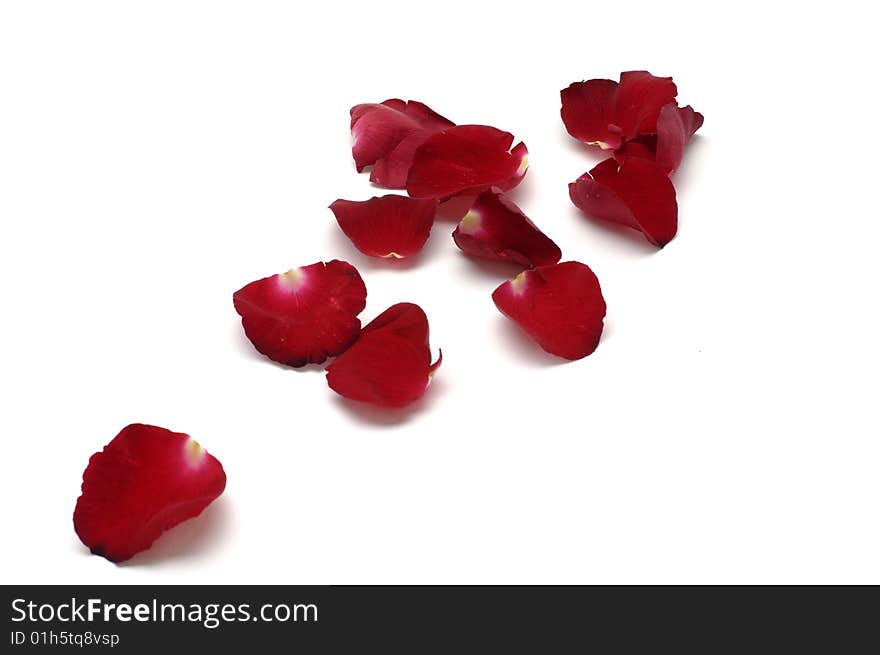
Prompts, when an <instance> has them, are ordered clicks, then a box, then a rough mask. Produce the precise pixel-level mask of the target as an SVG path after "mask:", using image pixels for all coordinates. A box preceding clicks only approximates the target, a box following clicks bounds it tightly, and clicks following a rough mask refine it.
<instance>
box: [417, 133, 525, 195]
mask: <svg viewBox="0 0 880 655" xmlns="http://www.w3.org/2000/svg"><path fill="white" fill-rule="evenodd" d="M512 145H513V135H512V134H510V133H508V132H502V131H501V130H499V129H496V128H494V127H489V126H487V125H458V126H456V127H450V128H448V129H445V130H443V131H442V132H437V133H436V134H434V135H432V136H430V137H429V138H428V139H427V140H426V141H425V142H424V143H422V144H421V145H420V146H419V147H418V148H417V149H416V152H415V156H414V157H413V162H412V167H411V168H410V169H409V176H408V178H407V181H406V191H407V193H409V195H411V196H413V197H414V198H439V199H441V200H444V199H446V198H451V197H452V196H456V195H459V194H462V193H480V192H482V191H485V190H486V189H489V188H491V187H493V186H497V187H499V188H500V189H501V190H502V191H509V190H510V189H512V188H513V187H515V186H516V185H517V184H519V183H520V182H521V181H522V178H523V177H524V176H525V174H526V171H527V170H528V168H529V151H528V149H527V148H526V146H525V144H524V143H518V144H517V145H516V146H515V147H513V148H511V146H512Z"/></svg>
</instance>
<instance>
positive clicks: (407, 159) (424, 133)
mask: <svg viewBox="0 0 880 655" xmlns="http://www.w3.org/2000/svg"><path fill="white" fill-rule="evenodd" d="M453 125H455V123H453V122H452V121H450V120H448V119H446V118H444V117H443V116H441V115H440V114H438V113H437V112H435V111H434V110H433V109H431V108H430V107H428V106H427V105H425V104H423V103H421V102H417V101H415V100H410V101H408V102H405V101H403V100H398V99H397V98H392V99H390V100H386V101H384V102H382V103H367V104H361V105H355V106H354V107H352V108H351V133H352V136H353V137H354V145H353V146H352V149H351V154H352V156H353V157H354V161H355V166H356V167H357V171H358V173H360V172H361V171H363V169H364V168H365V167H366V166H373V171H372V173H371V174H370V181H372V182H373V183H374V184H377V185H379V186H382V187H385V188H389V189H403V188H405V187H406V176H407V172H408V171H409V167H410V165H411V164H412V157H413V154H414V153H415V150H416V148H417V147H418V146H419V145H420V144H421V143H422V142H424V141H425V139H427V138H428V137H429V136H430V135H431V134H434V133H435V132H438V131H439V130H443V129H445V128H447V127H452V126H453Z"/></svg>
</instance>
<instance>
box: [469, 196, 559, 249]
mask: <svg viewBox="0 0 880 655" xmlns="http://www.w3.org/2000/svg"><path fill="white" fill-rule="evenodd" d="M452 238H453V239H454V240H455V243H456V244H457V245H458V247H459V248H461V249H462V250H463V251H464V252H466V253H467V254H469V255H474V256H476V257H485V258H487V259H498V260H501V261H506V262H511V263H514V264H522V265H525V266H543V265H546V264H555V263H556V262H558V261H559V259H560V258H561V257H562V252H561V251H560V250H559V246H557V245H556V244H555V243H553V241H552V240H551V239H550V238H549V237H548V236H547V235H545V234H544V233H543V232H541V230H539V229H538V228H537V227H536V226H535V224H534V223H532V221H530V220H529V218H528V216H526V215H525V214H523V212H522V210H520V208H519V207H517V206H516V205H515V204H514V203H513V201H511V200H510V198H508V197H507V196H506V195H504V194H503V193H502V192H501V191H500V190H499V189H498V188H492V189H489V190H488V191H484V192H483V193H481V194H480V195H479V196H477V198H476V200H475V201H474V204H473V205H472V206H471V208H470V210H469V211H468V213H467V214H465V216H464V218H462V219H461V222H460V223H459V224H458V227H456V228H455V231H454V232H453V233H452Z"/></svg>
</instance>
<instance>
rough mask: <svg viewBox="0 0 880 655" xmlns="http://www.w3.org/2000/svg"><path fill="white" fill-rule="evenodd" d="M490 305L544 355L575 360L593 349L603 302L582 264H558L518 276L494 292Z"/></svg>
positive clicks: (572, 262) (600, 330)
mask: <svg viewBox="0 0 880 655" xmlns="http://www.w3.org/2000/svg"><path fill="white" fill-rule="evenodd" d="M492 300H494V301H495V306H496V307H498V309H499V310H500V311H501V313H503V314H504V315H506V316H507V317H509V318H510V319H511V320H513V321H514V322H515V323H517V324H518V325H519V326H520V327H522V328H523V330H525V331H526V333H528V334H529V335H530V336H531V337H532V338H533V339H535V341H537V342H538V344H539V345H540V346H541V348H543V349H544V350H546V351H547V352H548V353H551V354H553V355H557V356H559V357H563V358H565V359H571V360H574V359H581V358H583V357H586V356H587V355H589V354H590V353H592V352H593V351H594V350H595V349H596V347H597V346H598V345H599V338H600V337H601V336H602V327H603V321H604V318H605V299H604V298H603V297H602V289H601V288H600V287H599V280H598V279H597V278H596V276H595V274H594V273H593V271H591V270H590V268H589V267H588V266H586V265H585V264H581V263H580V262H574V261H571V262H562V263H561V264H552V265H550V266H539V267H537V268H533V269H529V270H526V271H523V272H522V273H520V274H519V275H518V276H517V277H516V278H514V279H513V280H508V281H507V282H504V283H503V284H502V285H501V286H499V287H498V288H497V289H495V292H494V293H493V294H492Z"/></svg>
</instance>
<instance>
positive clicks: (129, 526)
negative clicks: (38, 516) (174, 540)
mask: <svg viewBox="0 0 880 655" xmlns="http://www.w3.org/2000/svg"><path fill="white" fill-rule="evenodd" d="M225 487H226V474H225V473H224V471H223V467H222V466H221V465H220V462H219V461H217V459H216V458H215V457H213V456H212V455H210V454H208V452H207V451H206V450H205V449H203V448H202V447H201V446H200V445H199V444H198V443H197V442H195V441H194V440H193V439H191V438H190V437H189V436H188V435H186V434H181V433H178V432H171V431H170V430H166V429H165V428H160V427H155V426H152V425H142V424H134V425H129V426H127V427H125V428H123V429H122V431H121V432H120V433H119V434H118V435H116V437H115V438H114V439H113V440H112V441H111V442H110V443H109V444H107V445H106V446H104V449H103V450H102V451H101V452H99V453H95V454H94V455H92V457H91V459H90V460H89V464H88V466H87V467H86V470H85V472H84V473H83V483H82V495H81V496H80V497H79V499H78V500H77V501H76V509H75V510H74V513H73V527H74V529H75V530H76V534H77V535H78V536H79V538H80V540H81V541H82V542H83V543H84V544H85V545H86V546H87V547H88V548H89V549H91V551H92V552H93V553H94V554H95V555H100V556H102V557H106V558H107V559H108V560H110V561H112V562H122V561H124V560H127V559H129V558H130V557H132V556H133V555H135V554H136V553H139V552H140V551H142V550H145V549H147V548H149V547H150V545H151V544H152V543H153V542H154V541H155V540H156V538H157V537H158V536H159V535H160V534H162V533H163V532H165V531H166V530H169V529H171V528H173V527H174V526H175V525H177V524H178V523H181V522H183V521H186V520H187V519H190V518H192V517H194V516H198V515H199V514H200V513H201V512H202V510H203V509H205V507H207V506H208V505H209V504H210V503H211V502H212V501H213V500H214V499H215V498H217V497H218V496H219V495H220V494H221V493H223V489H224V488H225Z"/></svg>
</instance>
